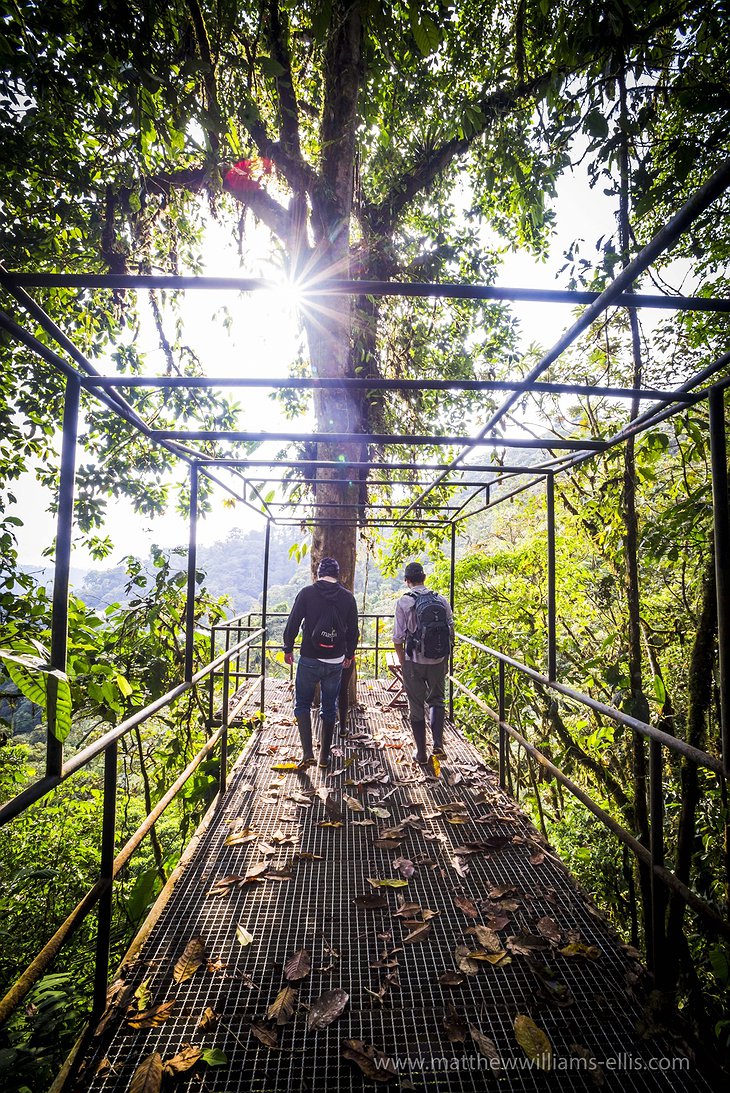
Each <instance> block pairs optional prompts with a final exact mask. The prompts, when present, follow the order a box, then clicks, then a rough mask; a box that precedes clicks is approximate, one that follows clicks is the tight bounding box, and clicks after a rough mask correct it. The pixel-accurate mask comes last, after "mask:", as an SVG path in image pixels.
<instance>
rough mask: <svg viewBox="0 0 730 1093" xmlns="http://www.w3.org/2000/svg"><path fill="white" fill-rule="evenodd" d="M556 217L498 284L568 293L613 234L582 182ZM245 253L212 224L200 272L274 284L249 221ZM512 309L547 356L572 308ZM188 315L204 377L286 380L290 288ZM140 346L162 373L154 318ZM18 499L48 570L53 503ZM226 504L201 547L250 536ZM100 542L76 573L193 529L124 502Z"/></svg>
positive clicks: (253, 405)
mask: <svg viewBox="0 0 730 1093" xmlns="http://www.w3.org/2000/svg"><path fill="white" fill-rule="evenodd" d="M555 211H556V224H557V230H556V232H555V234H554V235H553V238H552V242H551V247H550V254H549V258H548V260H547V261H546V262H544V263H540V262H537V261H536V260H535V259H534V258H532V257H531V256H530V255H528V254H525V253H507V254H505V256H504V260H503V266H502V271H501V274H500V275H499V277H498V279H497V284H498V285H500V286H509V287H524V288H563V287H566V283H567V273H566V274H562V275H559V273H558V271H559V270H560V267H561V266H562V265H563V263H564V258H563V254H564V251H565V249H566V247H567V246H568V244H569V243H570V242H572V241H573V240H574V239H576V238H583V239H585V240H586V241H587V242H588V243H589V244H591V245H592V244H593V242H594V241H595V240H596V239H598V237H599V236H600V235H602V234H610V233H611V232H612V231H613V230H614V219H613V214H612V211H611V208H610V206H609V205H608V203H607V202H606V200H605V199H602V195H599V193H597V192H596V191H592V190H590V189H589V187H588V183H587V180H586V178H585V176H584V175H583V174H576V175H573V176H571V175H566V176H565V177H564V178H563V180H562V181H561V184H560V190H559V194H558V198H557V202H556V206H555ZM244 248H245V266H246V269H245V270H243V271H242V269H241V257H240V256H239V254H238V253H237V249H236V245H235V243H234V241H233V240H232V239H231V238H230V235H229V233H228V232H225V233H224V231H223V230H222V229H221V228H220V226H216V225H212V226H211V231H210V237H209V240H208V242H207V245H206V248H205V252H204V261H205V268H204V270H203V272H204V273H205V274H207V275H209V276H263V277H266V278H275V277H277V276H278V274H277V271H276V269H275V267H273V266H272V264H271V262H270V260H269V255H268V234H267V233H266V231H265V230H264V229H263V228H256V227H255V226H254V225H253V223H252V222H251V221H250V220H249V224H248V228H247V234H246V237H245V239H244ZM586 256H588V252H587V251H586ZM222 305H227V306H228V308H229V309H230V311H231V313H232V316H233V326H232V336H231V335H229V333H228V332H227V331H226V330H225V328H224V325H223V321H222V316H221V314H220V308H221V306H222ZM512 308H513V313H514V314H515V315H516V316H517V318H518V319H519V321H520V325H521V330H522V348H523V349H524V348H527V346H528V345H530V344H532V343H535V342H536V343H538V344H540V345H541V346H542V347H543V348H545V349H547V348H549V347H550V346H551V345H552V344H553V343H554V342H555V341H556V340H557V339H558V337H559V336H560V335H561V334H562V332H563V331H564V330H565V329H567V327H569V326H570V325H571V323H572V321H573V316H572V312H571V309H570V307H568V306H566V305H549V304H528V303H514V304H513V305H512ZM184 315H185V340H186V341H188V342H189V343H190V344H191V345H192V347H193V348H194V349H195V350H196V352H198V354H199V356H200V358H201V360H202V361H203V365H204V369H205V372H206V374H208V375H218V376H228V375H249V376H261V375H266V376H271V377H275V376H286V375H288V374H289V366H290V363H291V361H292V360H293V359H294V356H295V353H296V347H297V344H298V340H299V335H298V326H297V320H296V314H295V300H294V299H293V298H292V296H291V295H289V294H287V292H286V291H285V290H282V291H281V292H279V293H272V292H265V291H259V292H255V293H250V294H248V295H241V294H237V293H226V294H221V295H217V294H213V293H209V292H202V291H195V292H194V291H191V292H189V293H187V295H186V297H185V308H184ZM137 347H138V349H140V350H142V351H144V352H146V354H147V368H146V371H147V373H148V374H150V375H151V374H160V373H162V372H164V358H163V355H162V351H161V349H160V348H159V343H158V340H157V335H156V331H155V330H154V327H153V324H152V322H151V320H148V321H147V322H144V323H143V324H142V328H141V335H140V341H139V342H138V343H137ZM97 367H98V368H99V371H100V372H102V373H109V374H111V373H112V372H113V371H114V370H113V368H112V366H111V365H108V364H107V365H106V366H105V364H104V362H97ZM233 394H234V395H235V397H236V399H237V401H239V402H240V403H241V404H242V405H243V406H244V408H245V418H244V419H243V423H242V427H245V425H248V426H249V427H251V428H255V429H272V430H274V429H277V428H280V429H281V428H287V427H291V423H290V422H286V423H285V422H284V419H283V418H282V417H281V416H280V410H279V408H278V407H277V405H276V403H274V402H273V401H272V399H271V397H270V392H267V391H256V390H252V389H243V390H241V391H237V392H233ZM296 428H297V429H302V431H305V430H306V428H307V424H306V419H301V420H300V421H298V422H297V425H296ZM274 446H275V447H279V445H274ZM18 496H19V498H20V501H21V504H20V506H19V508H18V515H20V516H21V518H22V519H23V520H24V521H25V524H24V526H23V527H22V528H19V529H17V539H18V546H19V554H20V559H21V561H22V562H23V563H24V564H26V565H33V566H34V565H48V564H49V562H48V559H45V560H44V559H43V557H42V552H43V550H44V548H45V547H47V546H48V545H49V544H50V543H51V542H52V540H53V536H54V534H55V517H53V516H52V515H51V514H50V513H48V512H47V511H46V509H45V506H46V504H47V498H46V496H45V495H44V494H43V493H42V492H41V491H40V489H39V487H38V486H37V485H36V483H35V480H34V477H33V475H32V474H31V473H28V474H27V475H25V476H24V477H23V479H21V480H20V482H19V483H18ZM225 496H226V495H225V494H224V492H223V491H222V490H217V491H216V494H215V496H214V498H213V509H212V512H211V513H210V514H209V515H208V516H207V517H206V518H205V519H203V520H202V521H201V523H200V525H199V533H198V541H199V542H200V543H202V544H209V543H213V542H216V541H220V540H223V539H225V538H226V537H227V535H228V534H229V532H230V531H231V530H232V529H234V528H241V529H243V530H246V529H247V528H249V527H252V526H254V525H255V524H256V523H257V517H256V514H255V513H253V512H251V510H250V509H247V508H246V507H244V506H243V505H236V507H235V508H233V509H231V508H229V507H227V506H225V505H224V504H223V500H224V498H225ZM103 534H108V535H109V536H110V537H111V539H112V541H113V542H114V544H115V549H114V550H113V551H112V554H111V555H110V557H109V558H108V559H107V560H106V561H105V562H103V563H99V562H95V561H94V560H93V559H92V558H91V557H90V555H89V554H88V552H87V551H86V550H85V549H84V548H83V547H82V546H81V544H80V541H79V542H77V543H76V545H75V547H74V556H73V559H72V565H75V566H79V567H83V568H105V567H108V566H109V565H113V564H116V563H117V561H118V560H119V559H121V558H122V557H124V556H125V555H127V554H129V553H133V554H136V555H138V556H146V555H147V554H148V552H149V549H150V546H151V545H152V544H156V545H158V546H161V547H171V546H179V545H181V544H184V543H185V542H186V541H187V537H188V527H187V522H186V521H185V520H184V519H183V518H181V517H179V516H178V515H177V514H175V513H174V512H170V513H168V514H166V515H165V516H164V517H163V518H159V519H156V520H154V521H151V520H149V519H148V518H144V517H141V516H139V515H138V514H136V513H135V512H134V511H133V509H132V506H131V505H130V504H129V503H128V502H126V501H124V500H120V501H115V502H114V503H113V504H110V506H109V509H108V514H107V525H106V527H105V529H104V532H103Z"/></svg>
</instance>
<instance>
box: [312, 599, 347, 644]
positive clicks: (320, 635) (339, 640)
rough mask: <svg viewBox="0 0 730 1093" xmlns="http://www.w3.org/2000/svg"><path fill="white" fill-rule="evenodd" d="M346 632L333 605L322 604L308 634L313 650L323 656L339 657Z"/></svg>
mask: <svg viewBox="0 0 730 1093" xmlns="http://www.w3.org/2000/svg"><path fill="white" fill-rule="evenodd" d="M346 632H347V627H346V626H345V624H344V623H343V621H342V619H341V618H340V615H339V613H338V611H337V608H336V607H335V606H334V604H332V603H324V604H323V606H322V610H321V612H320V614H319V615H318V616H317V621H316V622H315V624H314V626H313V627H312V631H311V634H310V637H311V639H312V644H313V645H314V647H315V649H316V650H317V651H318V652H320V653H322V654H323V655H324V656H327V655H328V654H329V656H331V657H336V656H339V655H340V653H341V652H343V650H344V646H345V634H346Z"/></svg>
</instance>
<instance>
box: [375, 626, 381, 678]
mask: <svg viewBox="0 0 730 1093" xmlns="http://www.w3.org/2000/svg"><path fill="white" fill-rule="evenodd" d="M379 660H380V615H376V616H375V678H376V679H377V678H378V662H379Z"/></svg>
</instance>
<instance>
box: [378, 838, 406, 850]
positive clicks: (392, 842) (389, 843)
mask: <svg viewBox="0 0 730 1093" xmlns="http://www.w3.org/2000/svg"><path fill="white" fill-rule="evenodd" d="M400 842H401V841H400V839H373V846H374V847H375V849H376V850H397V849H398V847H399V846H400Z"/></svg>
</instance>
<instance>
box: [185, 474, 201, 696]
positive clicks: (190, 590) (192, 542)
mask: <svg viewBox="0 0 730 1093" xmlns="http://www.w3.org/2000/svg"><path fill="white" fill-rule="evenodd" d="M197 543H198V464H197V463H191V464H190V539H189V542H188V587H187V601H186V603H185V681H186V682H189V681H190V680H191V679H192V678H193V646H194V641H195V575H196V570H197Z"/></svg>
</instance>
